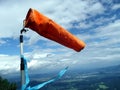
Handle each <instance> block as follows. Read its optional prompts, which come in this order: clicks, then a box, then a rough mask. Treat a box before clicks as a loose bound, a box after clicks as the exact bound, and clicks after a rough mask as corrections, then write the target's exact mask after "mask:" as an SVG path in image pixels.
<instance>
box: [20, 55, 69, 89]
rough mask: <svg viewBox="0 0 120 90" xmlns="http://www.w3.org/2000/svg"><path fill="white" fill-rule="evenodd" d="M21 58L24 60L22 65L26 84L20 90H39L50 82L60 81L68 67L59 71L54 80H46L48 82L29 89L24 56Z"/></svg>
mask: <svg viewBox="0 0 120 90" xmlns="http://www.w3.org/2000/svg"><path fill="white" fill-rule="evenodd" d="M21 57H22V58H23V59H24V64H25V77H26V80H25V81H26V83H25V84H24V85H23V86H22V90H39V89H40V88H42V87H44V86H45V85H47V84H49V83H51V82H54V81H56V80H58V79H60V78H61V77H62V76H63V75H64V74H65V72H66V71H67V69H68V67H66V68H65V69H63V70H61V71H60V72H59V74H58V75H57V76H56V77H55V78H53V79H50V80H48V81H46V82H43V83H41V84H38V85H36V86H33V87H30V86H28V84H29V82H30V80H29V76H28V69H27V59H26V58H25V57H24V56H21Z"/></svg>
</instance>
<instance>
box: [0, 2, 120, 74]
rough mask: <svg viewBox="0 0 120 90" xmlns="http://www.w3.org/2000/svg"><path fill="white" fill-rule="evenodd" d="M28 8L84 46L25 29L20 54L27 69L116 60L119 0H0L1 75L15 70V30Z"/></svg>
mask: <svg viewBox="0 0 120 90" xmlns="http://www.w3.org/2000/svg"><path fill="white" fill-rule="evenodd" d="M29 8H34V9H37V10H38V11H39V12H41V13H43V14H44V15H46V16H47V17H49V18H51V19H52V20H54V21H55V22H57V23H58V24H60V25H61V26H62V27H64V28H65V29H67V30H68V31H69V32H71V33H72V34H74V35H75V36H77V37H78V38H80V39H82V40H83V41H84V42H85V43H86V47H85V49H84V50H82V51H81V52H75V51H73V50H71V49H68V48H66V47H64V46H62V45H60V44H57V43H55V42H53V41H51V40H48V39H46V38H44V37H41V36H39V35H38V34H37V33H35V32H34V31H32V30H30V29H29V31H28V32H27V33H26V34H24V55H25V56H26V57H27V58H28V59H29V60H30V61H29V63H28V67H29V71H30V72H32V73H34V74H36V73H46V72H47V71H49V72H52V71H54V70H60V69H62V68H64V67H66V66H69V67H70V69H74V68H79V69H81V68H86V69H87V68H98V67H107V66H111V65H117V64H119V63H120V55H119V53H120V39H119V38H120V1H119V0H44V1H43V0H35V1H33V0H19V1H16V0H0V11H1V12H0V73H1V74H2V75H5V74H10V73H11V74H12V73H18V72H19V64H20V59H19V52H20V50H19V48H20V47H19V34H20V30H21V29H22V25H23V24H22V22H23V20H24V18H25V16H26V14H27V11H28V10H29ZM38 70H40V71H38Z"/></svg>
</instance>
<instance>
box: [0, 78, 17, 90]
mask: <svg viewBox="0 0 120 90" xmlns="http://www.w3.org/2000/svg"><path fill="white" fill-rule="evenodd" d="M16 89H17V86H16V84H15V83H10V82H9V81H8V80H7V79H3V78H2V77H0V90H16Z"/></svg>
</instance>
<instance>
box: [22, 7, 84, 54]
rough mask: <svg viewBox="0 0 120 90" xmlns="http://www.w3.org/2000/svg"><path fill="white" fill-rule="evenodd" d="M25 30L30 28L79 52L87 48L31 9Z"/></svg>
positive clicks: (25, 23) (80, 41)
mask: <svg viewBox="0 0 120 90" xmlns="http://www.w3.org/2000/svg"><path fill="white" fill-rule="evenodd" d="M24 27H25V28H30V29H32V30H34V31H35V32H37V33H38V34H39V35H41V36H43V37H45V38H48V39H50V40H53V41H55V42H57V43H59V44H62V45H64V46H66V47H68V48H71V49H74V50H75V51H77V52H79V51H81V50H82V49H83V48H84V47H85V43H84V42H83V41H82V40H80V39H78V38H77V37H75V36H74V35H72V34H71V33H70V32H68V31H67V30H65V29H64V28H63V27H61V26H60V25H58V24H57V23H55V22H54V21H52V20H51V19H49V18H48V17H46V16H44V15H43V14H41V13H39V12H38V11H37V10H35V9H31V8H30V9H29V11H28V13H27V16H26V19H25V22H24Z"/></svg>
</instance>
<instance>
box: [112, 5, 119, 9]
mask: <svg viewBox="0 0 120 90" xmlns="http://www.w3.org/2000/svg"><path fill="white" fill-rule="evenodd" d="M112 9H113V10H116V9H120V4H115V5H113V7H112Z"/></svg>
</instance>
